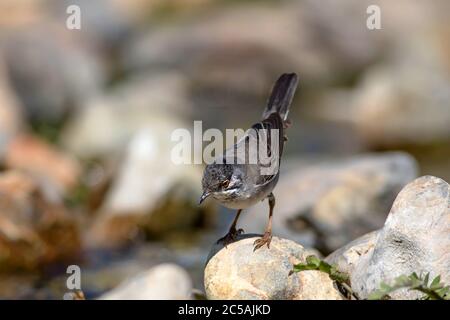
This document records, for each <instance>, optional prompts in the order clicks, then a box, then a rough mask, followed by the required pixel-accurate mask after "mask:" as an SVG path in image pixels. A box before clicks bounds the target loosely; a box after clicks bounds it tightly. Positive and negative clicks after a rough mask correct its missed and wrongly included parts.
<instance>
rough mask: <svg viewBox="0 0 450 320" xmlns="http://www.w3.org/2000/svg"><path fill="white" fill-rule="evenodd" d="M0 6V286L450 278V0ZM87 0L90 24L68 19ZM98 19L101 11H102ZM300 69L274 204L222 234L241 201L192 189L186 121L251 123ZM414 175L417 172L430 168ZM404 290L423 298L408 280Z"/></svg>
mask: <svg viewBox="0 0 450 320" xmlns="http://www.w3.org/2000/svg"><path fill="white" fill-rule="evenodd" d="M17 3H18V2H17V1H13V0H4V1H2V2H1V3H0V298H9V299H20V298H33V299H62V298H63V297H64V295H65V294H66V293H67V291H68V289H67V287H66V279H67V276H68V275H67V274H66V268H67V266H69V265H73V264H75V265H79V266H80V268H81V277H82V281H81V284H82V287H81V289H82V291H83V293H84V295H85V297H86V298H87V299H153V298H160V299H180V298H199V297H203V296H204V295H205V296H206V297H207V298H209V299H242V298H252V299H345V298H347V297H346V296H345V294H343V292H342V288H341V287H339V285H338V284H337V283H336V281H333V280H332V279H330V277H329V276H328V275H327V274H326V273H324V272H321V271H317V270H307V271H302V272H299V273H294V274H290V271H291V270H292V268H293V265H294V264H299V263H300V264H301V263H304V262H305V261H306V258H307V256H308V255H311V254H314V255H316V256H318V257H321V258H323V259H325V261H327V262H328V263H331V264H335V265H336V266H337V267H338V268H339V270H341V271H342V272H345V273H347V274H348V275H349V285H350V286H351V289H352V290H353V291H354V292H355V294H356V295H357V296H358V297H360V298H363V299H364V298H367V297H369V295H370V293H371V292H373V291H374V290H376V289H377V288H378V286H379V285H380V283H381V282H383V281H384V282H388V283H389V282H392V281H394V279H395V278H396V277H397V276H400V275H409V274H410V273H412V272H417V273H420V272H428V273H430V277H432V278H433V277H435V276H437V275H440V276H441V280H442V281H443V282H444V283H447V284H450V274H449V270H450V252H449V250H450V249H449V248H450V244H449V243H448V238H449V237H448V235H449V233H450V225H449V223H450V211H449V210H450V209H449V205H450V198H449V186H448V184H447V182H445V181H444V180H446V181H450V162H449V161H448V159H449V156H450V147H449V145H450V144H449V142H450V126H449V125H448V124H449V122H450V94H449V91H448V88H449V84H450V47H449V46H448V44H447V41H446V40H447V39H448V35H449V34H450V24H449V23H448V22H449V21H450V19H448V18H449V17H448V13H449V12H450V10H449V9H450V8H449V3H448V2H447V1H444V0H442V1H433V4H431V5H430V4H428V3H426V2H423V1H411V0H408V1H406V0H405V1H396V2H395V4H392V2H391V1H387V0H386V1H384V0H377V1H375V3H377V4H379V5H380V6H381V7H382V10H383V13H382V16H383V18H382V19H383V28H382V30H378V31H369V30H368V29H367V28H365V27H361V26H365V19H366V14H365V11H366V7H367V6H368V5H369V4H374V1H360V0H346V1H344V2H343V3H342V4H341V3H339V4H338V3H336V2H335V1H328V0H327V1H325V0H322V1H321V4H318V2H317V1H313V0H308V1H301V2H299V1H282V2H275V1H263V2H261V3H259V2H258V3H254V2H248V1H233V2H232V3H231V4H230V3H225V2H224V1H215V0H183V1H181V0H171V1H166V0H164V1H163V0H155V1H138V0H133V1H124V0H114V1H103V0H101V1H100V0H99V1H87V0H86V1H85V0H76V1H75V0H74V1H51V0H39V1H23V2H21V4H20V5H18V4H17ZM68 4H78V5H79V6H80V7H81V10H82V14H83V26H82V30H78V31H70V30H68V29H66V28H65V23H64V21H65V18H66V16H67V14H66V11H65V10H66V7H67V5H68ZM99 16H102V19H98V17H99ZM285 71H295V72H297V73H298V74H299V75H300V91H299V92H298V94H297V96H296V98H295V100H294V102H293V106H292V110H291V112H290V118H291V121H292V123H293V125H292V127H291V128H289V132H288V135H289V141H288V143H287V145H286V152H285V156H284V159H283V161H282V172H281V176H280V180H279V183H278V186H277V188H276V189H275V191H274V193H275V196H276V199H277V202H276V207H275V214H274V225H273V230H274V235H275V237H274V239H273V241H272V247H271V248H270V249H267V248H263V249H261V250H259V251H257V252H255V253H253V251H252V243H253V241H254V239H255V237H256V234H260V233H261V232H262V231H263V230H264V226H265V224H266V221H267V215H268V205H267V203H261V204H258V205H256V206H254V207H253V208H250V209H249V210H246V211H244V213H243V215H242V217H241V220H240V221H239V227H242V228H243V229H245V231H246V234H245V235H243V236H242V237H241V238H240V239H239V241H237V242H235V243H233V244H231V245H230V246H228V248H222V247H221V246H220V245H215V242H216V240H217V239H218V238H219V237H221V236H222V235H223V233H225V232H226V229H227V228H228V225H229V223H230V221H231V219H232V213H231V212H230V211H228V210H224V209H222V208H220V207H218V206H217V205H216V204H215V203H213V202H212V201H206V202H205V203H204V204H203V205H202V206H200V207H199V206H198V205H197V203H198V198H199V195H200V193H201V190H200V188H201V186H200V181H201V175H202V169H203V167H202V166H201V165H184V166H178V165H175V164H173V163H172V161H171V159H170V153H171V150H172V148H173V143H172V142H171V141H170V135H171V133H172V132H173V130H174V129H176V128H187V129H188V130H190V131H192V130H193V121H194V120H202V121H203V128H204V129H207V128H218V129H220V130H223V129H225V128H247V127H248V126H250V125H251V124H252V123H253V122H254V121H255V120H256V119H259V117H260V113H261V110H262V108H263V105H264V103H265V99H266V96H267V93H268V92H269V90H270V87H271V85H272V83H273V81H274V79H276V78H277V76H278V75H279V74H280V73H282V72H285ZM419 176H421V177H420V178H418V177H419ZM391 297H392V298H394V299H414V298H418V297H419V296H418V294H417V292H415V291H407V290H399V291H396V292H395V293H393V294H392V296H391Z"/></svg>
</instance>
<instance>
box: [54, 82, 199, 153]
mask: <svg viewBox="0 0 450 320" xmlns="http://www.w3.org/2000/svg"><path fill="white" fill-rule="evenodd" d="M190 108H191V105H190V102H189V100H188V98H187V93H186V81H185V79H184V78H183V77H182V76H181V75H178V74H175V73H167V74H164V75H158V76H155V77H154V76H152V75H148V74H146V75H143V76H138V77H135V78H132V79H129V80H127V81H126V82H124V83H123V84H122V85H120V86H117V87H115V88H114V90H112V91H111V92H110V93H108V94H107V95H104V96H99V97H96V98H94V99H91V100H89V101H87V102H86V104H85V106H84V107H83V108H82V110H80V112H78V113H77V114H75V115H74V117H73V118H72V119H71V120H70V121H69V123H68V124H67V126H66V128H65V129H64V131H63V133H62V143H63V145H64V146H65V147H66V148H67V149H68V150H69V151H70V152H72V153H74V154H76V155H77V156H79V157H81V158H88V159H90V158H111V157H112V156H114V155H116V154H117V153H120V152H123V150H124V149H125V148H126V147H127V145H128V143H129V141H130V139H131V138H132V136H133V135H134V134H136V132H138V131H139V130H141V129H144V128H148V127H152V126H162V127H172V128H182V127H188V125H187V124H186V123H184V122H183V120H184V119H185V118H186V115H187V114H188V113H189V110H190ZM155 131H156V132H155V135H159V134H161V133H159V131H158V130H155ZM166 133H167V131H165V132H164V134H166ZM169 138H170V135H169V136H160V137H159V138H158V139H161V140H164V142H165V143H166V144H167V143H170V140H169Z"/></svg>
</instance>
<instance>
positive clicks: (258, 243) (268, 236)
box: [253, 232, 272, 252]
mask: <svg viewBox="0 0 450 320" xmlns="http://www.w3.org/2000/svg"><path fill="white" fill-rule="evenodd" d="M271 241H272V233H271V232H265V233H264V235H263V236H262V237H261V238H260V239H256V240H255V242H254V243H253V245H254V246H255V247H254V248H253V252H255V251H256V250H258V249H259V248H261V247H262V246H264V245H265V244H267V248H269V249H270V242H271Z"/></svg>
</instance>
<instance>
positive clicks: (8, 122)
mask: <svg viewBox="0 0 450 320" xmlns="http://www.w3.org/2000/svg"><path fill="white" fill-rule="evenodd" d="M0 106H1V108H0V161H2V158H3V156H4V151H5V148H6V145H7V143H8V142H9V141H10V139H11V138H12V137H14V136H15V135H16V134H17V133H18V132H19V130H20V129H21V128H22V127H23V119H22V112H21V110H22V109H21V108H22V106H21V105H20V101H19V100H18V98H17V96H16V94H15V92H14V91H13V90H12V88H11V86H10V83H9V79H8V78H7V75H6V70H5V65H4V63H3V61H2V59H1V58H0Z"/></svg>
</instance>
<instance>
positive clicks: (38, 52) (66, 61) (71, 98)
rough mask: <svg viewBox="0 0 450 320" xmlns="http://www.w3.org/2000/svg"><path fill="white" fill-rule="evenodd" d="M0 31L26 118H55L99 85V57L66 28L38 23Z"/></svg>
mask: <svg viewBox="0 0 450 320" xmlns="http://www.w3.org/2000/svg"><path fill="white" fill-rule="evenodd" d="M3 31H4V32H3V33H2V38H1V42H0V53H2V54H3V56H4V59H5V62H6V67H7V71H8V74H9V77H10V80H11V85H12V87H13V88H14V90H15V91H16V92H17V95H18V96H19V98H20V100H21V101H22V103H23V107H24V109H25V110H24V111H25V114H26V116H28V117H29V118H30V119H32V120H34V121H36V122H38V123H40V122H45V123H47V122H52V123H57V122H58V121H61V120H62V119H63V118H64V117H65V116H67V114H68V113H69V112H70V111H72V109H73V108H76V107H79V105H80V104H82V103H83V102H84V101H85V100H86V99H88V98H89V97H92V96H93V95H96V94H97V93H98V92H99V91H100V89H101V88H102V86H103V84H104V81H105V79H104V70H103V66H102V64H101V60H100V59H99V58H98V57H97V56H96V53H95V52H94V51H93V50H91V49H90V48H89V47H88V46H87V45H86V44H85V43H83V42H81V41H77V39H76V38H75V37H73V35H72V34H70V32H69V30H67V29H66V28H62V27H61V28H58V27H57V26H55V25H52V24H51V23H40V24H37V25H35V26H34V27H33V28H14V29H11V30H9V29H8V30H3Z"/></svg>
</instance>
